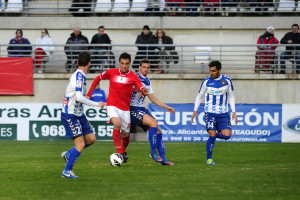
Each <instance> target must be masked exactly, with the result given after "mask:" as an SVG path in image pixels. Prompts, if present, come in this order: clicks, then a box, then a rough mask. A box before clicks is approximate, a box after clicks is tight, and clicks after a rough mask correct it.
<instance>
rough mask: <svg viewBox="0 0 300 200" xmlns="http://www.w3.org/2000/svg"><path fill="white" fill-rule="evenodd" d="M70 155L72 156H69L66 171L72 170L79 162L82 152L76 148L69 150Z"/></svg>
mask: <svg viewBox="0 0 300 200" xmlns="http://www.w3.org/2000/svg"><path fill="white" fill-rule="evenodd" d="M69 153H70V156H69V159H68V162H67V164H66V168H65V171H70V170H72V168H73V166H74V164H75V162H76V161H77V159H78V157H79V155H80V152H79V151H78V150H77V149H76V148H75V146H74V147H73V148H72V149H70V150H69Z"/></svg>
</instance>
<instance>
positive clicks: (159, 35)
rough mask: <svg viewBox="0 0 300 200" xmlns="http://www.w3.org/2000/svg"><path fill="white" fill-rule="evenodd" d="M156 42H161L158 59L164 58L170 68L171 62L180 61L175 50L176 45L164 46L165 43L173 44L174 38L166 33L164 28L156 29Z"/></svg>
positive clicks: (158, 47)
mask: <svg viewBox="0 0 300 200" xmlns="http://www.w3.org/2000/svg"><path fill="white" fill-rule="evenodd" d="M156 43H157V44H159V46H157V49H158V50H159V51H158V53H157V56H158V60H163V61H165V62H166V63H167V65H166V66H167V68H169V64H170V62H172V61H173V62H174V63H175V64H177V63H178V60H179V57H178V53H177V52H176V51H175V47H174V46H163V44H167V45H172V44H173V39H172V38H171V37H169V36H167V35H166V34H165V31H164V30H163V29H158V30H157V31H156Z"/></svg>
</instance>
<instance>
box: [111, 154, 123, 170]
mask: <svg viewBox="0 0 300 200" xmlns="http://www.w3.org/2000/svg"><path fill="white" fill-rule="evenodd" d="M123 161H124V160H123V156H122V155H121V154H119V153H113V154H111V155H110V157H109V162H110V164H111V165H112V166H114V167H118V166H121V165H122V164H123Z"/></svg>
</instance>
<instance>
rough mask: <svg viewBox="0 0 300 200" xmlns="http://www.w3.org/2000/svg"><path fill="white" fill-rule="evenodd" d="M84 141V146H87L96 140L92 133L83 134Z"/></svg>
mask: <svg viewBox="0 0 300 200" xmlns="http://www.w3.org/2000/svg"><path fill="white" fill-rule="evenodd" d="M83 137H84V142H85V148H87V147H88V146H91V145H92V144H94V143H95V142H96V137H95V135H94V134H93V133H90V134H87V135H84V136H83Z"/></svg>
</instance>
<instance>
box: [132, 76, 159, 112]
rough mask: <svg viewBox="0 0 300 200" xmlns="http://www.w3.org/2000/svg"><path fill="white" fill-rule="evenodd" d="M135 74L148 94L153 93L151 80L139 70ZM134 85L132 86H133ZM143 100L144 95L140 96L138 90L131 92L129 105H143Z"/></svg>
mask: <svg viewBox="0 0 300 200" xmlns="http://www.w3.org/2000/svg"><path fill="white" fill-rule="evenodd" d="M136 75H137V76H138V77H139V79H140V81H141V82H142V84H143V86H144V88H146V89H147V91H148V94H151V93H153V89H152V85H151V81H150V79H149V78H148V77H144V76H143V75H141V74H140V73H139V72H138V73H136ZM133 87H134V86H133ZM144 100H145V96H142V97H141V98H140V96H139V93H138V92H132V96H131V101H130V106H136V107H145V105H144Z"/></svg>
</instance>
